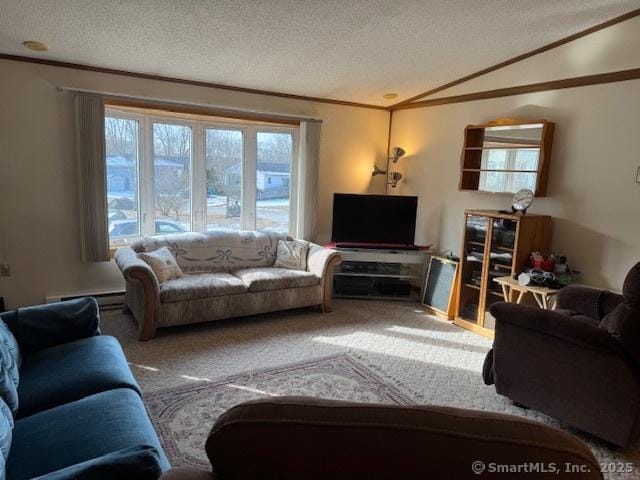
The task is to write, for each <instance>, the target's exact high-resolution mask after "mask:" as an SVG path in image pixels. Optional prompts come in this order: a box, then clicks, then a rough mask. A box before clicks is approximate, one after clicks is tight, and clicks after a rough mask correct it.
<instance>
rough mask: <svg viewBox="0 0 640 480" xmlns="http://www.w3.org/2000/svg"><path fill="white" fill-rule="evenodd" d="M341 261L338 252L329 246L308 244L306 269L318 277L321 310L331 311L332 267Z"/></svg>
mask: <svg viewBox="0 0 640 480" xmlns="http://www.w3.org/2000/svg"><path fill="white" fill-rule="evenodd" d="M341 261H342V257H341V256H340V254H339V253H338V252H337V251H336V250H333V249H331V248H326V247H322V246H320V245H316V244H315V243H310V244H309V253H308V255H307V270H308V271H309V272H311V273H314V274H316V275H317V276H318V277H320V285H321V286H322V291H323V302H322V310H323V311H324V312H330V311H331V294H332V290H333V268H334V267H335V266H336V265H337V264H339V263H340V262H341Z"/></svg>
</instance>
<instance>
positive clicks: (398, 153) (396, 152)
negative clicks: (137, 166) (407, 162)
mask: <svg viewBox="0 0 640 480" xmlns="http://www.w3.org/2000/svg"><path fill="white" fill-rule="evenodd" d="M405 153H407V152H405V151H404V148H400V147H393V149H392V150H391V156H390V157H389V160H392V161H393V163H396V162H397V161H398V160H399V159H400V157H402V156H403V155H404V154H405Z"/></svg>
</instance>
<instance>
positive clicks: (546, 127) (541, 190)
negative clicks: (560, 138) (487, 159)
mask: <svg viewBox="0 0 640 480" xmlns="http://www.w3.org/2000/svg"><path fill="white" fill-rule="evenodd" d="M535 124H541V125H542V135H541V138H540V146H539V147H537V148H539V150H540V154H539V157H538V169H537V171H536V188H535V190H534V194H535V196H536V197H546V196H547V181H548V177H549V163H550V160H551V145H552V143H553V132H554V129H555V123H553V122H548V121H547V120H521V119H512V118H503V119H499V120H494V121H492V122H489V123H486V124H482V125H467V127H466V128H465V130H464V145H463V147H462V155H461V157H460V183H459V184H458V189H459V190H461V191H475V192H482V193H506V194H509V195H512V194H513V193H514V192H490V191H486V190H480V189H479V188H480V173H481V172H482V171H483V170H482V168H481V165H482V152H483V151H484V150H491V147H484V146H483V142H484V136H485V130H486V129H487V128H489V127H503V126H512V125H513V126H516V125H535ZM527 148H530V147H527ZM494 149H496V148H494ZM507 171H508V170H507ZM514 172H517V171H514Z"/></svg>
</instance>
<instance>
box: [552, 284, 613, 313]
mask: <svg viewBox="0 0 640 480" xmlns="http://www.w3.org/2000/svg"><path fill="white" fill-rule="evenodd" d="M621 301H622V297H621V296H620V295H616V294H615V293H611V292H607V291H605V290H599V289H596V288H591V287H585V286H582V285H569V286H567V287H565V288H563V289H562V290H560V292H559V293H558V296H557V303H556V306H557V308H561V309H567V310H573V311H574V312H577V313H579V314H580V315H585V316H587V317H591V318H594V319H596V320H602V318H603V317H604V316H605V315H606V314H607V313H608V311H610V310H613V308H614V307H615V305H617V303H620V302H621ZM603 307H605V308H603ZM604 310H607V311H604Z"/></svg>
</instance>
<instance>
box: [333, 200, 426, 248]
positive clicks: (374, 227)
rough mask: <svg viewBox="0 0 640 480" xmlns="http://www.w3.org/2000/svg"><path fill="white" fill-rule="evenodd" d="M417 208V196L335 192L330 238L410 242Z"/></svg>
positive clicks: (400, 243)
mask: <svg viewBox="0 0 640 480" xmlns="http://www.w3.org/2000/svg"><path fill="white" fill-rule="evenodd" d="M417 208H418V197H409V196H400V195H355V194H347V193H336V194H334V195H333V231H332V234H331V240H332V241H333V242H343V243H388V244H397V245H413V243H414V241H415V234H416V211H417Z"/></svg>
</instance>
